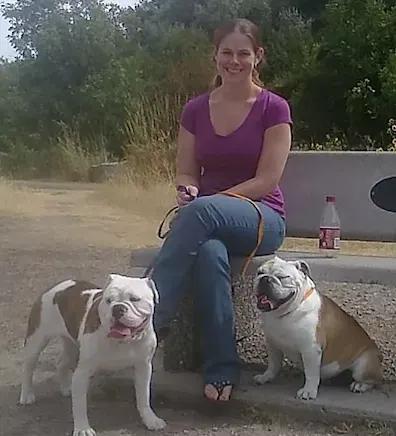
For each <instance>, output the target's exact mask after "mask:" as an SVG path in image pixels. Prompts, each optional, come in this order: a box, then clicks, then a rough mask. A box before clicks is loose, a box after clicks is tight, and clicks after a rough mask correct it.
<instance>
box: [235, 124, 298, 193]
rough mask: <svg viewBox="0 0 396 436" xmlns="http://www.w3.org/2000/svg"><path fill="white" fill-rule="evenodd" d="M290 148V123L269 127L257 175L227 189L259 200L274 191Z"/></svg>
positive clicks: (265, 135)
mask: <svg viewBox="0 0 396 436" xmlns="http://www.w3.org/2000/svg"><path fill="white" fill-rule="evenodd" d="M290 148H291V127H290V124H288V123H281V124H277V125H275V126H272V127H270V128H268V129H267V130H266V132H265V134H264V140H263V150H262V152H261V156H260V160H259V163H258V166H257V171H256V175H255V177H253V178H252V179H249V180H247V181H246V182H242V183H239V184H238V185H235V186H233V187H232V188H230V189H227V191H228V192H234V193H236V194H239V195H243V196H245V197H248V198H250V199H252V200H258V199H260V198H261V197H264V196H265V195H267V194H269V193H270V192H272V191H273V190H274V189H275V188H276V186H277V185H278V183H279V181H280V179H281V177H282V173H283V170H284V168H285V165H286V161H287V158H288V155H289V152H290Z"/></svg>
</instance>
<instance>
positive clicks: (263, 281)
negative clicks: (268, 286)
mask: <svg viewBox="0 0 396 436" xmlns="http://www.w3.org/2000/svg"><path fill="white" fill-rule="evenodd" d="M270 281H271V280H270V276H262V277H261V278H260V282H262V283H269V282H270Z"/></svg>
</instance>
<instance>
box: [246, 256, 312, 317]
mask: <svg viewBox="0 0 396 436" xmlns="http://www.w3.org/2000/svg"><path fill="white" fill-rule="evenodd" d="M310 275H311V271H310V268H309V266H308V264H307V263H306V262H305V261H285V260H283V259H281V258H279V257H277V256H275V257H274V258H273V259H270V260H268V261H266V262H265V263H264V264H262V265H261V266H260V267H259V268H258V270H257V273H256V277H255V283H254V288H255V292H256V297H257V308H258V309H259V310H260V311H261V312H269V311H272V310H276V309H278V308H279V307H280V306H282V305H283V304H285V303H287V302H288V301H290V300H291V299H292V298H293V297H294V296H295V295H296V294H297V292H298V291H299V290H300V289H301V288H303V286H304V285H305V283H306V280H307V276H310Z"/></svg>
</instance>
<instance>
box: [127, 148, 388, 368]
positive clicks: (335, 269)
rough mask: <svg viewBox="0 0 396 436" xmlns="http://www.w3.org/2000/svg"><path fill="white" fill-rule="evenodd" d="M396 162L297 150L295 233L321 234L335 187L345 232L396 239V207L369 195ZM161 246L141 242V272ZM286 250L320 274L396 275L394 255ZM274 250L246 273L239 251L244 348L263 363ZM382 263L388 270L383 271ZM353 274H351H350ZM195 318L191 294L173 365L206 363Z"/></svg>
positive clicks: (167, 360)
mask: <svg viewBox="0 0 396 436" xmlns="http://www.w3.org/2000/svg"><path fill="white" fill-rule="evenodd" d="M395 169H396V153H358V152H351V153H344V152H331V153H321V152H307V153H306V152H294V153H292V154H291V156H290V158H289V161H288V163H287V165H286V169H285V173H284V176H283V178H282V182H281V188H282V190H283V192H284V195H285V200H286V212H287V236H294V237H317V234H318V227H319V221H320V215H321V212H322V209H323V206H324V200H325V196H326V195H330V194H331V195H335V196H336V202H337V208H338V211H339V214H340V218H341V235H342V239H358V240H372V241H378V240H380V241H396V231H395V230H396V224H395V221H394V215H393V214H389V213H387V212H385V211H383V210H381V209H379V208H378V207H376V206H375V205H374V204H373V203H372V201H371V199H370V197H369V192H370V189H371V188H372V186H373V185H374V184H375V183H376V182H377V181H378V180H381V179H382V178H384V177H386V176H389V175H393V174H394V173H395ZM158 250H159V247H152V248H145V249H139V250H134V251H133V253H132V256H131V266H132V267H133V268H135V272H138V273H140V274H143V272H144V270H145V269H146V268H147V266H148V265H149V264H150V263H151V261H152V260H153V258H154V257H155V256H156V254H157V252H158ZM280 255H281V256H282V257H283V258H291V259H296V258H299V257H300V258H304V259H307V260H308V261H310V262H311V266H312V264H313V263H315V266H314V268H312V270H313V275H314V280H318V279H321V280H326V279H329V280H332V281H352V282H353V281H355V282H359V281H363V282H364V281H367V282H375V281H376V279H375V276H374V274H373V271H374V269H373V268H377V270H375V271H376V274H377V276H378V277H380V279H377V282H379V283H382V284H390V283H392V284H393V283H394V275H395V274H394V273H395V271H394V267H393V263H394V260H392V259H377V260H376V261H373V260H370V261H367V260H365V259H363V260H360V263H359V261H358V260H357V259H352V260H351V259H347V260H344V264H342V261H341V264H340V263H339V262H340V261H338V264H334V263H332V261H328V260H325V262H323V259H319V257H320V256H318V255H315V254H309V253H302V254H298V253H290V252H289V253H288V252H283V253H281V254H280ZM271 257H272V256H266V257H256V258H255V259H254V260H253V261H252V262H251V264H250V266H249V268H248V271H247V274H246V278H245V280H242V278H241V276H240V273H241V269H242V267H243V264H244V262H245V259H244V258H232V259H231V274H232V295H233V301H234V308H235V318H236V319H235V321H236V336H237V341H238V352H239V354H240V356H241V359H242V360H243V361H245V363H246V362H250V364H252V363H253V365H254V364H255V362H257V364H259V365H260V366H261V365H262V364H263V362H265V360H266V356H265V341H264V338H263V336H262V335H261V333H260V328H259V325H258V319H257V313H256V311H255V299H254V295H253V292H252V285H253V283H252V281H253V277H254V274H255V272H256V270H257V267H258V266H259V265H260V264H261V263H262V262H264V261H265V260H266V259H269V258H271ZM310 258H311V259H310ZM389 262H390V263H389ZM379 264H383V265H384V266H383V268H382V266H381V267H380V268H378V265H379ZM391 264H392V265H391ZM348 267H349V269H348ZM381 268H382V270H381ZM378 271H380V272H381V271H382V272H381V274H378ZM328 272H329V274H328V275H329V276H328V275H327V273H328ZM348 274H350V277H346V275H348ZM187 294H188V292H187ZM194 325H195V322H194V312H193V303H192V298H191V297H189V296H188V295H186V297H185V298H184V300H183V301H182V303H181V306H180V308H179V311H178V314H177V316H176V318H175V320H174V321H173V324H172V326H171V334H170V335H169V336H168V337H167V339H166V340H165V342H164V354H163V365H164V369H165V370H166V371H176V372H179V371H197V370H198V369H199V368H200V363H201V361H200V353H199V348H200V347H199V338H198V335H197V333H196V330H195V328H194ZM248 366H249V365H248Z"/></svg>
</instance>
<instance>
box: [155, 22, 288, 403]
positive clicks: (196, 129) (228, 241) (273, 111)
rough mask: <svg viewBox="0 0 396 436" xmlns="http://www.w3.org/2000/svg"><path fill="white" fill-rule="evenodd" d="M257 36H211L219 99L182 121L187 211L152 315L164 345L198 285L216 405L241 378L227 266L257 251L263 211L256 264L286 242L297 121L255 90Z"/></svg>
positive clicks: (209, 389)
mask: <svg viewBox="0 0 396 436" xmlns="http://www.w3.org/2000/svg"><path fill="white" fill-rule="evenodd" d="M259 33H260V32H259V29H258V28H257V26H255V25H254V24H253V23H252V22H250V21H248V20H245V19H239V20H236V21H233V22H231V23H229V24H227V25H225V26H224V27H222V28H220V29H218V30H217V31H216V32H215V37H214V61H215V62H216V67H217V76H216V78H215V80H214V87H213V88H214V89H211V90H210V91H208V92H206V93H204V94H202V95H199V96H197V97H195V98H193V99H192V100H190V101H189V102H188V103H187V104H186V106H185V107H184V109H183V112H182V116H181V120H180V129H179V135H178V153H177V165H176V168H177V175H176V180H175V182H176V196H177V201H178V204H179V206H183V207H181V208H180V209H179V212H178V214H177V217H176V218H175V219H174V221H173V223H172V228H171V231H170V233H169V234H168V236H167V239H166V241H165V243H164V244H163V246H162V248H161V250H160V253H159V256H158V259H157V260H156V262H155V265H154V268H153V271H152V278H153V280H154V281H155V283H156V285H157V289H158V292H159V294H160V299H159V304H158V306H157V307H156V312H155V327H156V330H157V333H158V335H159V339H160V340H161V339H162V338H164V336H165V334H166V333H167V332H168V331H169V325H170V323H171V321H172V319H173V317H174V315H175V313H176V310H177V307H178V303H179V301H180V300H181V298H182V295H183V293H184V290H185V288H186V279H187V278H191V279H192V280H191V283H192V284H193V286H192V287H191V289H192V291H194V292H195V294H196V307H197V313H198V314H199V315H202V320H201V322H199V327H200V329H201V334H202V341H201V343H202V355H203V361H204V364H203V372H204V381H205V387H204V393H205V396H206V397H207V398H208V399H210V400H215V401H216V400H220V401H227V400H229V398H230V395H231V391H232V388H233V386H235V385H236V384H237V383H238V379H239V373H240V360H239V356H238V353H237V349H236V343H235V337H234V336H235V334H234V315H233V307H232V297H231V279H230V263H229V256H238V257H245V256H248V255H250V253H251V252H252V251H253V250H254V249H255V246H256V244H257V235H258V231H259V221H258V219H257V210H259V211H260V214H261V216H262V218H263V222H264V225H265V229H264V238H263V239H262V242H261V243H260V245H259V246H258V249H257V251H256V253H255V254H256V255H265V254H270V253H274V252H275V251H276V250H277V249H278V248H279V247H280V246H281V244H282V243H283V240H284V237H285V211H284V200H283V195H282V192H281V190H280V189H279V186H278V183H279V179H280V177H281V175H282V172H283V169H284V166H285V163H286V160H287V157H288V154H289V151H290V146H291V123H292V121H291V115H290V108H289V105H288V103H287V102H286V101H285V100H284V99H283V98H282V97H280V96H279V95H276V94H274V93H272V92H270V91H268V90H267V89H265V88H264V86H263V84H262V83H261V81H260V80H259V74H258V70H257V68H258V67H259V65H260V63H261V62H262V61H263V58H264V49H263V48H262V47H261V44H260V42H259V38H258V36H259ZM220 193H221V194H224V193H226V194H230V195H219V194H220ZM235 194H236V195H235ZM240 197H243V198H242V199H241V198H240ZM246 199H247V200H249V201H246ZM252 202H254V203H253V204H254V206H255V207H253V206H252V204H251V203H252Z"/></svg>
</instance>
